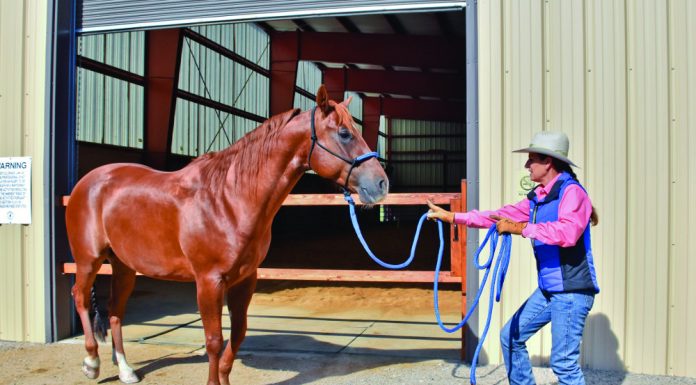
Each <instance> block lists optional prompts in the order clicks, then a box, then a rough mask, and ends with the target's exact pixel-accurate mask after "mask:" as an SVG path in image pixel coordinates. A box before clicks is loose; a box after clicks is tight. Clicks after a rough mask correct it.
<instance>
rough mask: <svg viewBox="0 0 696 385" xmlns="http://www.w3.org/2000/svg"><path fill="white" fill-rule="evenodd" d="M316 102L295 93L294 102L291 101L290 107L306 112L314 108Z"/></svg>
mask: <svg viewBox="0 0 696 385" xmlns="http://www.w3.org/2000/svg"><path fill="white" fill-rule="evenodd" d="M316 105H317V102H316V101H315V100H314V99H310V98H308V97H306V96H304V95H302V94H299V93H297V92H295V100H293V103H292V107H293V108H299V109H301V110H302V111H307V110H309V109H310V108H314V106H316Z"/></svg>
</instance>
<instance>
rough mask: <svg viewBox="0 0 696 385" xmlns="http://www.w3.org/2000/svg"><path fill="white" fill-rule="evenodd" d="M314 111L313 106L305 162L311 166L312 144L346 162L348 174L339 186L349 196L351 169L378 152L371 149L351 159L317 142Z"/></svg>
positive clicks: (315, 109) (315, 108)
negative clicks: (309, 143) (310, 140)
mask: <svg viewBox="0 0 696 385" xmlns="http://www.w3.org/2000/svg"><path fill="white" fill-rule="evenodd" d="M316 111H317V107H314V108H313V109H312V124H311V127H312V136H311V139H312V147H310V148H309V156H308V157H307V164H308V165H309V167H310V168H311V167H312V153H313V152H314V145H317V146H319V147H321V148H323V149H324V150H325V151H326V152H328V153H329V154H331V155H333V156H335V157H336V158H338V159H340V160H342V161H344V162H346V163H348V164H349V165H350V169H349V170H348V176H346V182H345V183H344V184H343V186H341V188H342V189H343V195H348V196H350V191H348V180H350V174H351V173H352V172H353V169H354V168H355V167H358V166H360V165H361V164H362V163H363V162H365V161H366V160H369V159H370V158H377V157H378V156H379V154H378V153H377V152H375V151H372V152H368V153H366V154H362V155H360V156H358V157H357V158H354V159H352V160H351V159H348V158H345V157H343V156H341V155H339V154H337V153H335V152H333V151H331V150H329V149H328V148H326V147H325V146H324V145H322V144H321V143H319V139H318V138H317V130H316V128H315V126H314V115H315V113H316Z"/></svg>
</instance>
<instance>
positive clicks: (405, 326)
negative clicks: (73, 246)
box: [66, 277, 461, 360]
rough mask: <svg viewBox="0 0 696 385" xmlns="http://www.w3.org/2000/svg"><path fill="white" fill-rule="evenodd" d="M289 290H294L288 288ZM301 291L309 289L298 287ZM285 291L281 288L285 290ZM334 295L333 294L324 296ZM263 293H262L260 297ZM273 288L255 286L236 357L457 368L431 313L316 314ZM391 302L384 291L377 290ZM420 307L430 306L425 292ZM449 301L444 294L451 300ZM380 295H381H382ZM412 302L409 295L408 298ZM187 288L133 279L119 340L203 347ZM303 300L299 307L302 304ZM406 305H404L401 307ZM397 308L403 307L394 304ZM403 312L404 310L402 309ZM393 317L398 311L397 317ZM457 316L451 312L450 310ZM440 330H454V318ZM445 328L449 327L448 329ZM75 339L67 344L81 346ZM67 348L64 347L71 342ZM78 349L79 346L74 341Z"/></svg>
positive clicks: (457, 342) (448, 338) (454, 349)
mask: <svg viewBox="0 0 696 385" xmlns="http://www.w3.org/2000/svg"><path fill="white" fill-rule="evenodd" d="M100 280H101V281H100V282H99V283H98V286H97V287H98V294H99V295H100V304H102V306H104V305H103V304H106V301H107V300H106V298H105V295H107V293H108V291H109V289H108V278H107V279H106V280H105V279H104V278H100ZM290 285H292V284H290ZM300 285H307V283H301V284H300ZM285 286H286V287H287V284H286V285H285ZM326 290H327V295H332V294H331V290H334V289H333V288H327V289H326ZM259 291H261V292H259ZM274 291H275V290H274V289H273V283H264V282H260V283H259V290H257V294H255V296H254V300H252V304H251V306H250V308H249V317H248V325H249V328H248V331H247V335H246V339H245V341H244V343H243V344H242V347H241V351H240V353H241V354H244V353H250V352H279V353H283V352H286V353H293V352H294V353H346V354H359V355H379V356H396V357H418V358H419V359H426V358H432V359H443V360H458V358H459V355H460V346H461V339H460V338H461V333H460V332H456V333H453V334H447V333H445V332H443V331H441V330H440V328H439V327H438V326H437V324H436V322H435V318H434V314H433V311H432V309H430V310H429V311H420V312H418V311H415V312H413V311H410V312H404V314H403V315H400V312H399V311H398V309H379V308H376V309H375V308H372V309H369V310H366V309H363V308H360V307H355V306H353V305H352V304H351V303H346V304H345V307H344V308H342V309H339V310H338V311H336V312H334V313H331V312H328V313H327V312H320V313H319V314H318V312H317V311H316V309H312V308H308V307H307V306H303V305H302V304H298V303H297V302H296V301H287V300H284V298H282V296H281V298H279V299H278V300H276V298H274V295H276V294H274ZM381 292H383V294H384V295H389V290H386V289H385V290H381V291H380V293H381ZM422 292H423V298H410V299H409V301H413V303H418V302H422V301H431V302H432V298H431V297H430V296H431V295H432V294H431V293H429V292H428V290H426V289H423V290H422ZM451 294H452V293H450V295H451ZM380 295H381V294H380ZM412 295H413V294H412ZM195 298H196V295H195V287H194V286H193V284H185V283H172V282H162V281H156V280H151V279H147V278H144V277H138V283H137V286H136V290H135V291H134V293H133V295H132V297H131V299H130V300H129V303H128V308H127V309H128V310H127V313H126V319H125V326H124V328H123V329H124V330H123V335H124V337H125V339H126V341H130V342H132V343H141V344H160V345H176V346H190V347H192V348H195V347H202V346H203V345H204V335H203V326H202V322H201V319H200V316H199V314H198V313H197V306H196V302H195ZM306 302H307V301H306V299H305V301H304V303H306ZM407 303H408V301H407ZM397 306H404V305H403V304H397ZM405 306H408V305H405ZM395 310H396V311H395ZM451 310H457V309H451ZM223 313H224V314H223V327H224V330H223V333H224V336H225V338H227V337H228V336H229V325H230V321H229V318H228V316H227V312H226V308H225V309H224V310H223ZM449 313H452V314H451V315H450V316H449V317H448V316H446V315H445V316H444V317H445V322H448V323H455V322H458V321H459V319H458V318H457V312H456V311H454V312H451V311H450V312H449ZM450 326H451V325H450ZM81 339H82V337H81V336H77V337H74V338H72V340H81ZM66 342H70V341H69V340H68V341H66ZM73 342H78V341H73Z"/></svg>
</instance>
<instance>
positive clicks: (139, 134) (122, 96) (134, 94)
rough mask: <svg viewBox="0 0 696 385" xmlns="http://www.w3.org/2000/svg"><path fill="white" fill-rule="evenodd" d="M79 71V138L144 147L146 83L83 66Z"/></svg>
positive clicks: (94, 141) (116, 144) (117, 144)
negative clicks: (135, 81)
mask: <svg viewBox="0 0 696 385" xmlns="http://www.w3.org/2000/svg"><path fill="white" fill-rule="evenodd" d="M77 75H78V77H77V79H78V81H77V83H78V84H77V139H78V140H81V141H85V142H91V143H100V144H111V145H115V146H122V147H133V148H143V135H144V129H143V124H144V123H143V122H144V112H143V105H144V98H145V94H144V89H143V87H141V86H139V85H136V84H131V83H128V82H125V81H122V80H119V79H115V78H112V77H109V76H105V75H102V74H100V73H96V72H92V71H89V70H85V69H82V68H78V74H77Z"/></svg>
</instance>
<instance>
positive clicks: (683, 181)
mask: <svg viewBox="0 0 696 385" xmlns="http://www.w3.org/2000/svg"><path fill="white" fill-rule="evenodd" d="M478 24H479V71H480V73H479V92H480V100H479V103H480V104H479V105H480V137H479V140H480V143H479V146H480V147H479V152H480V175H481V180H480V207H481V208H483V209H487V208H497V207H500V206H501V205H502V204H505V203H508V202H514V201H517V200H518V199H519V196H518V194H517V188H516V182H517V179H518V177H519V175H520V172H521V170H522V169H523V163H524V159H525V158H524V156H523V155H518V154H511V153H510V151H511V150H513V149H514V148H516V147H521V146H525V145H527V144H528V141H529V139H530V138H531V136H532V134H533V133H534V132H536V131H539V130H541V129H542V128H543V129H548V130H561V131H564V132H565V133H567V134H568V136H569V137H570V141H571V151H570V158H571V159H572V160H573V161H575V162H576V163H578V164H579V165H580V166H581V168H579V169H577V170H576V171H577V174H578V177H579V179H580V180H581V182H583V183H584V184H585V186H586V187H587V189H588V192H589V194H590V197H591V198H592V201H593V204H594V205H595V207H596V208H597V210H598V213H599V216H600V225H599V226H598V227H596V228H594V229H593V231H592V236H593V251H594V255H595V263H596V265H597V270H598V275H599V277H598V279H599V285H600V288H601V289H602V292H601V293H600V294H599V295H598V296H597V300H596V302H595V306H594V308H593V311H592V313H591V314H590V316H589V318H588V321H587V327H586V329H585V338H584V343H583V348H582V349H583V350H582V358H581V360H582V364H583V365H584V366H589V367H592V368H599V369H615V370H621V369H627V370H629V371H631V372H638V373H652V374H670V375H680V376H696V368H694V367H693V365H691V367H689V365H688V363H690V362H694V361H695V360H696V332H695V331H694V330H693V327H691V328H690V327H689V325H693V324H694V322H696V309H694V307H693V303H694V298H695V297H696V283H693V282H690V281H689V279H688V278H689V277H693V276H694V273H696V263H694V262H693V256H694V255H695V253H694V251H695V249H696V247H695V245H694V241H691V239H694V236H695V235H696V225H695V223H696V222H694V221H691V220H690V218H693V217H695V216H694V214H696V208H695V205H694V204H693V203H691V201H693V198H691V199H690V197H692V196H693V194H694V193H696V156H694V155H693V154H692V153H691V152H693V151H691V152H690V151H689V150H690V149H693V148H695V147H694V145H696V138H695V137H696V112H695V111H694V110H696V109H694V108H693V106H694V105H696V102H695V101H694V95H696V75H695V74H696V27H694V25H695V24H696V2H692V1H689V0H676V1H667V0H662V1H654V0H637V1H625V0H608V1H607V0H573V1H562V0H543V1H507V0H490V1H480V2H479V23H478ZM689 107H691V108H689ZM532 258H533V257H532V255H531V250H530V247H529V244H528V242H527V241H525V240H521V239H518V240H516V242H515V243H514V245H513V257H512V263H511V266H510V270H509V275H508V277H509V278H508V279H507V280H506V282H505V285H506V286H505V290H504V294H503V303H502V305H501V306H500V307H499V308H498V311H496V312H495V317H494V320H493V329H492V330H494V331H493V333H492V334H491V335H490V339H489V340H488V341H487V343H486V347H485V349H486V357H487V358H488V359H489V360H490V362H492V363H501V362H502V359H501V357H500V347H499V343H498V333H497V331H498V330H499V329H500V328H501V327H502V326H503V324H504V322H506V321H507V319H508V318H509V317H510V316H511V315H512V313H513V312H514V311H515V310H516V309H517V307H518V306H519V305H520V304H521V303H522V302H523V301H524V300H525V299H526V297H527V296H528V295H529V293H530V292H531V290H533V289H534V287H535V285H536V282H535V280H536V278H535V275H536V272H535V267H534V263H533V259H532ZM692 281H693V280H692ZM485 310H486V308H485V306H484V307H483V308H482V309H481V311H482V312H485ZM481 314H485V313H481ZM481 318H483V317H481ZM549 331H550V329H548V327H547V328H545V329H543V330H542V332H541V333H540V334H539V335H537V336H535V337H533V338H532V339H531V340H530V341H529V344H528V346H529V352H530V356H531V357H532V360H533V361H534V362H535V363H545V362H548V357H549V355H550V332H549Z"/></svg>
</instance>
